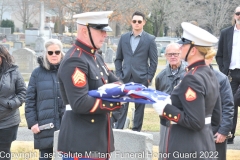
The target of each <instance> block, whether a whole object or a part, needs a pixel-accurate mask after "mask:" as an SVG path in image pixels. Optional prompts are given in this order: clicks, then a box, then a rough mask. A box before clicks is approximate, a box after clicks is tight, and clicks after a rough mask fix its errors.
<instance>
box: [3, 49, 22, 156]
mask: <svg viewBox="0 0 240 160" xmlns="http://www.w3.org/2000/svg"><path fill="white" fill-rule="evenodd" d="M17 68H18V67H17V66H16V65H13V60H12V57H11V55H10V54H9V52H8V51H7V49H6V48H5V47H4V46H2V45H0V157H1V158H0V159H4V160H9V159H11V158H10V157H8V156H9V155H10V148H11V144H12V141H14V140H16V137H17V130H18V125H19V123H20V113H19V109H18V108H19V107H20V106H21V105H22V103H23V102H24V100H25V95H26V86H25V82H24V80H23V78H22V76H21V74H20V73H19V71H18V70H17Z"/></svg>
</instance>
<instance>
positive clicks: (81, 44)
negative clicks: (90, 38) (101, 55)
mask: <svg viewBox="0 0 240 160" xmlns="http://www.w3.org/2000/svg"><path fill="white" fill-rule="evenodd" d="M75 46H76V47H78V48H81V49H83V50H85V51H86V52H88V53H90V54H93V55H94V54H95V52H96V49H94V48H93V47H90V46H89V45H87V44H86V43H84V42H82V41H81V40H79V39H77V40H76V41H75Z"/></svg>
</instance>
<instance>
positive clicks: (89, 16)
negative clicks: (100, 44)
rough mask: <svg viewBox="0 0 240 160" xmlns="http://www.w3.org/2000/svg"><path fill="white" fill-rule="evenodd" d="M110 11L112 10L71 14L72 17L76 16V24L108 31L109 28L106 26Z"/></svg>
mask: <svg viewBox="0 0 240 160" xmlns="http://www.w3.org/2000/svg"><path fill="white" fill-rule="evenodd" d="M112 13H113V11H99V12H85V13H81V14H75V15H73V18H77V23H78V24H81V25H86V26H89V27H92V28H95V29H98V30H105V31H110V30H111V28H110V27H108V20H109V17H110V16H111V14H112ZM106 27H107V28H106ZM105 28H106V29H105Z"/></svg>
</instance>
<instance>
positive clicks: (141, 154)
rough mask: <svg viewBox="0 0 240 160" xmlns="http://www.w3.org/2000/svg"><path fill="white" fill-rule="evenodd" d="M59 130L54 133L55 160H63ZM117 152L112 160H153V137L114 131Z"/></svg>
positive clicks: (141, 133) (126, 131) (133, 132)
mask: <svg viewBox="0 0 240 160" xmlns="http://www.w3.org/2000/svg"><path fill="white" fill-rule="evenodd" d="M58 134H59V130H58V131H55V132H54V140H53V142H54V144H53V153H54V155H55V157H54V158H53V159H54V160H62V158H61V155H60V153H59V152H57V145H58ZM113 136H114V146H115V151H114V152H112V153H111V157H110V160H152V158H153V157H157V156H156V155H154V154H153V152H152V149H153V135H152V134H148V133H144V132H136V131H131V130H120V129H113Z"/></svg>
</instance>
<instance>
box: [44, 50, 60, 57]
mask: <svg viewBox="0 0 240 160" xmlns="http://www.w3.org/2000/svg"><path fill="white" fill-rule="evenodd" d="M47 52H48V55H50V56H51V55H53V53H55V54H56V55H59V54H60V53H61V51H47Z"/></svg>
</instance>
